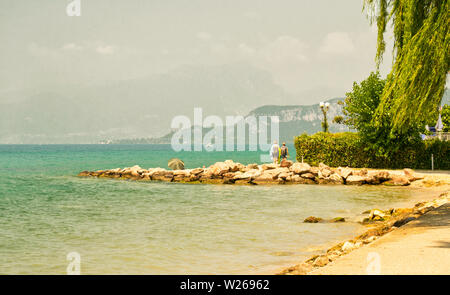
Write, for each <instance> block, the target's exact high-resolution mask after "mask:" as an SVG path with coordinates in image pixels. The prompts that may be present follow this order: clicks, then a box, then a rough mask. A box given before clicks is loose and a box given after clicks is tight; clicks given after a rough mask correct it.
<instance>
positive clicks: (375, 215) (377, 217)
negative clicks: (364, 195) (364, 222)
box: [369, 209, 387, 221]
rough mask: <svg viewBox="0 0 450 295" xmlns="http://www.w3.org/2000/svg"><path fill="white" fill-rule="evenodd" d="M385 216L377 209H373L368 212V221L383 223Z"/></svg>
mask: <svg viewBox="0 0 450 295" xmlns="http://www.w3.org/2000/svg"><path fill="white" fill-rule="evenodd" d="M386 216H387V215H386V214H385V213H384V212H383V211H381V210H378V209H373V210H371V211H370V215H369V220H373V221H384V220H385V217H386Z"/></svg>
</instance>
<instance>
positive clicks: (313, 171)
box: [310, 167, 320, 176]
mask: <svg viewBox="0 0 450 295" xmlns="http://www.w3.org/2000/svg"><path fill="white" fill-rule="evenodd" d="M319 171H320V170H319V167H311V169H310V173H312V174H313V175H314V176H318V175H319Z"/></svg>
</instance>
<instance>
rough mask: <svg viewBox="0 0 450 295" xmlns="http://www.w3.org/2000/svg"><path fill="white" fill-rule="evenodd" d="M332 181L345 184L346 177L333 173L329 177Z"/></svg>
mask: <svg viewBox="0 0 450 295" xmlns="http://www.w3.org/2000/svg"><path fill="white" fill-rule="evenodd" d="M328 178H329V179H330V180H331V181H332V183H335V184H343V183H344V179H343V178H342V177H341V176H340V175H339V174H337V173H333V174H331V175H330V176H329V177H328Z"/></svg>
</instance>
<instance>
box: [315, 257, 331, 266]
mask: <svg viewBox="0 0 450 295" xmlns="http://www.w3.org/2000/svg"><path fill="white" fill-rule="evenodd" d="M329 262H330V259H329V258H328V256H326V255H320V256H319V257H317V258H316V259H315V260H314V262H313V266H315V267H322V266H325V265H327V264H328V263H329Z"/></svg>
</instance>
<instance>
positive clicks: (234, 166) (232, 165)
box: [216, 160, 241, 172]
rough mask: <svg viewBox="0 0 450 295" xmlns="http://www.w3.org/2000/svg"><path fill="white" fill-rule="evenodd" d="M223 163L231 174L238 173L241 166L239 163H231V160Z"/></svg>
mask: <svg viewBox="0 0 450 295" xmlns="http://www.w3.org/2000/svg"><path fill="white" fill-rule="evenodd" d="M223 163H224V164H225V165H227V166H228V168H229V171H231V172H236V171H239V168H240V165H241V163H235V162H233V160H226V161H225V162H223ZM216 164H217V163H216Z"/></svg>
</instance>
